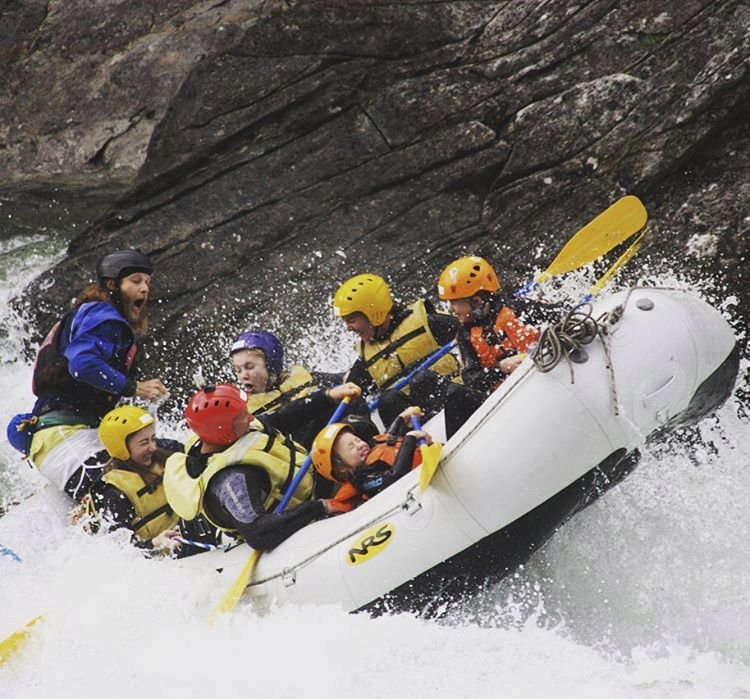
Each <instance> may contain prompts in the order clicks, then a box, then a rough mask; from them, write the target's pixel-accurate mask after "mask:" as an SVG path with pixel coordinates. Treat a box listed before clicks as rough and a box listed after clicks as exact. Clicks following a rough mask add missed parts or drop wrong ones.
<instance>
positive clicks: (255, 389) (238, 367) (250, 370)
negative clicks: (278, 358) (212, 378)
mask: <svg viewBox="0 0 750 699" xmlns="http://www.w3.org/2000/svg"><path fill="white" fill-rule="evenodd" d="M231 361H232V369H233V370H234V373H235V376H236V377H237V381H238V382H239V383H240V385H241V386H242V388H244V389H245V390H246V391H247V392H248V393H265V392H266V391H268V390H270V388H271V386H270V385H269V384H270V381H269V378H270V377H269V374H268V368H267V367H266V358H265V355H264V354H263V352H261V351H260V350H254V349H243V350H240V351H239V352H235V353H234V354H233V355H232V357H231Z"/></svg>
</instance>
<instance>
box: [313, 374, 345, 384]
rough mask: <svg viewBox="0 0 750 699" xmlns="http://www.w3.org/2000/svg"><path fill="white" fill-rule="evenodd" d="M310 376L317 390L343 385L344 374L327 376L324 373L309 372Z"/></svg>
mask: <svg viewBox="0 0 750 699" xmlns="http://www.w3.org/2000/svg"><path fill="white" fill-rule="evenodd" d="M310 375H311V376H312V377H313V380H314V381H315V385H316V386H318V387H319V388H333V387H334V386H339V385H340V384H342V383H344V374H343V372H342V373H340V374H329V373H327V372H324V371H311V372H310Z"/></svg>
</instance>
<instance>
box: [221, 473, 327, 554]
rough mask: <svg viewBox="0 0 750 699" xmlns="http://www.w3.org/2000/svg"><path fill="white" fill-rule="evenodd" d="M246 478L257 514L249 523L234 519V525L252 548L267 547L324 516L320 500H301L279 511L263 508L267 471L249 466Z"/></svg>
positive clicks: (263, 548) (276, 544) (273, 545)
mask: <svg viewBox="0 0 750 699" xmlns="http://www.w3.org/2000/svg"><path fill="white" fill-rule="evenodd" d="M245 479H246V481H247V489H248V494H249V495H250V503H251V505H252V508H253V510H254V511H255V512H256V513H258V516H257V517H256V519H254V520H253V521H252V522H250V523H249V524H248V523H244V522H236V527H237V531H238V532H239V533H240V534H241V535H242V536H243V537H244V538H245V541H247V543H248V544H249V545H250V546H252V547H253V548H254V549H258V550H259V551H269V550H270V549H272V548H275V547H276V546H278V545H279V544H280V543H281V542H282V541H285V540H286V539H288V538H289V537H290V536H291V535H292V534H294V533H295V532H297V531H299V530H300V529H302V527H304V526H306V525H307V524H310V522H313V521H314V520H316V519H322V518H323V517H325V516H326V510H325V505H323V502H322V500H313V501H311V502H303V503H302V504H300V505H297V506H296V507H292V508H288V509H287V510H285V511H284V512H282V513H280V514H276V513H273V512H265V511H264V509H263V500H265V493H267V489H268V478H267V476H266V474H265V473H263V472H262V471H260V470H258V469H255V468H248V469H247V473H246V475H245Z"/></svg>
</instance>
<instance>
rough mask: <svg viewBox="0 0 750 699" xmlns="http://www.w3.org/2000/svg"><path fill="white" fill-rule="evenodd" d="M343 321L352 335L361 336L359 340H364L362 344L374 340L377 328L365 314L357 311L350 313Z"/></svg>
mask: <svg viewBox="0 0 750 699" xmlns="http://www.w3.org/2000/svg"><path fill="white" fill-rule="evenodd" d="M341 320H343V321H344V325H345V326H346V329H347V330H348V331H349V332H350V333H355V334H356V335H359V339H360V340H362V342H370V341H371V340H372V339H374V337H375V328H374V327H373V326H372V323H370V321H369V320H368V319H367V316H366V315H365V314H364V313H360V312H359V311H356V312H354V313H350V314H349V315H348V316H343V317H342V318H341Z"/></svg>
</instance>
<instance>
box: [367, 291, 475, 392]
mask: <svg viewBox="0 0 750 699" xmlns="http://www.w3.org/2000/svg"><path fill="white" fill-rule="evenodd" d="M407 310H409V311H410V313H409V314H408V315H407V316H406V317H405V318H404V319H403V320H402V321H401V322H400V323H399V324H398V325H397V326H396V327H395V328H394V330H393V332H391V333H390V334H389V335H388V336H387V337H384V338H383V339H382V340H371V341H370V342H361V343H360V347H359V356H360V358H361V359H362V360H363V361H364V363H365V368H366V369H367V371H368V372H369V374H370V376H372V379H373V381H375V383H376V384H377V385H378V388H379V389H380V390H385V389H386V388H388V387H390V386H392V385H393V384H394V383H396V381H398V380H399V379H401V378H403V377H404V376H406V374H408V373H409V372H410V371H411V370H412V369H414V368H415V367H416V366H417V365H418V364H419V362H421V361H422V360H423V359H426V358H427V357H429V356H430V355H431V354H432V353H433V352H435V351H437V350H438V349H440V345H438V343H437V340H435V337H434V336H433V334H432V331H431V330H430V325H429V323H428V320H427V309H426V308H425V305H424V301H423V300H422V299H419V300H417V301H415V302H414V303H412V304H411V305H409V306H407ZM430 370H431V371H435V372H437V373H438V374H442V375H443V376H448V377H450V378H451V380H452V381H454V382H455V383H462V381H461V377H460V369H459V365H458V360H457V359H456V358H455V357H454V356H453V355H452V354H450V353H448V354H446V355H445V356H443V357H441V358H440V359H439V360H438V361H437V362H435V363H434V364H433V365H432V366H431V367H430ZM402 390H403V391H404V393H408V392H409V391H408V387H406V388H404V389H402Z"/></svg>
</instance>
